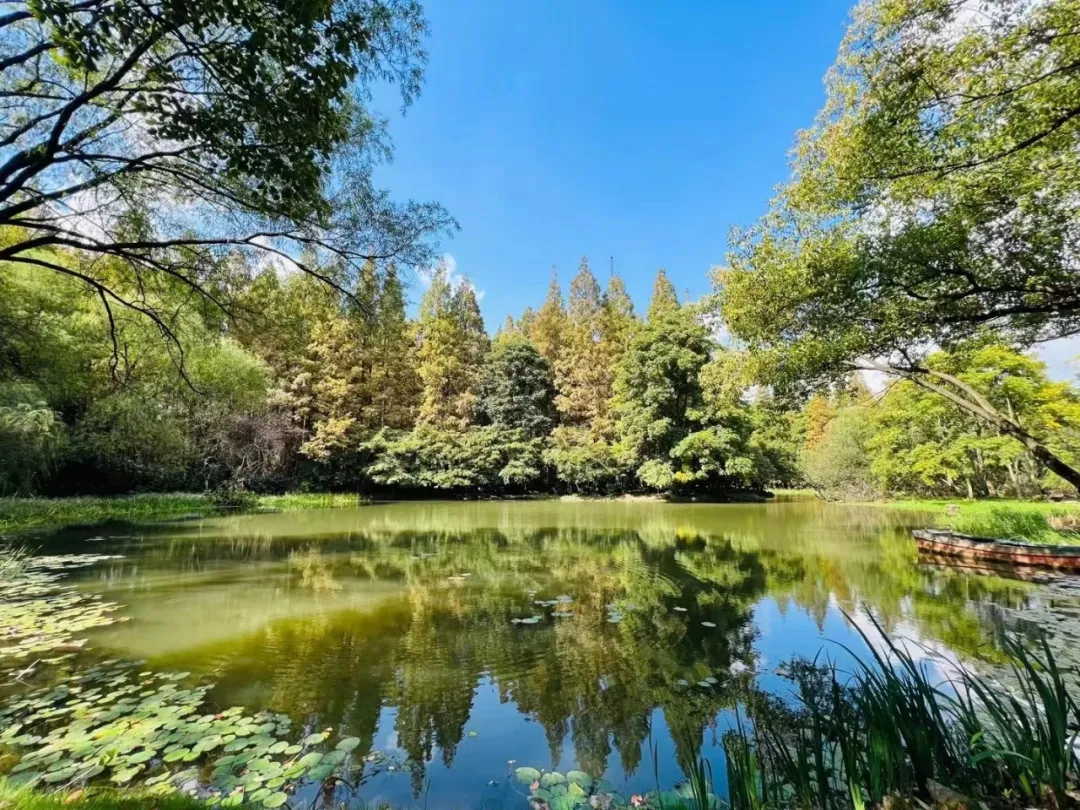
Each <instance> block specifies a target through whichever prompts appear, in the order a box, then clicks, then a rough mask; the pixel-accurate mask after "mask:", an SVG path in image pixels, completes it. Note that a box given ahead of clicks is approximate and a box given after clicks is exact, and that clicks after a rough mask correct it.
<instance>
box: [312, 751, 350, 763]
mask: <svg viewBox="0 0 1080 810" xmlns="http://www.w3.org/2000/svg"><path fill="white" fill-rule="evenodd" d="M347 756H348V753H347V752H345V751H331V752H329V753H328V754H325V755H324V756H323V758H322V762H320V763H319V764H320V765H330V766H334V765H340V764H341V763H342V762H344V761H345V757H347Z"/></svg>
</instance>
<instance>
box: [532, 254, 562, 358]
mask: <svg viewBox="0 0 1080 810" xmlns="http://www.w3.org/2000/svg"><path fill="white" fill-rule="evenodd" d="M529 314H530V313H529V312H528V311H526V314H525V316H522V320H523V321H524V322H525V323H523V327H524V328H525V330H526V332H525V334H526V336H527V337H528V338H529V340H530V341H532V344H533V345H534V346H535V347H536V350H537V351H538V352H540V354H542V355H543V356H544V359H545V360H547V361H548V363H549V364H550V365H551V367H552V368H558V367H559V360H560V359H562V353H563V346H564V344H565V343H566V327H567V318H566V307H565V305H564V304H563V295H562V288H560V287H559V276H558V273H557V272H556V270H555V268H554V267H553V268H551V283H550V284H549V285H548V292H547V298H546V299H545V300H544V305H543V306H542V307H540V309H539V311H537V312H536V313H535V315H533V316H532V317H531V318H528V317H527V316H528V315H529Z"/></svg>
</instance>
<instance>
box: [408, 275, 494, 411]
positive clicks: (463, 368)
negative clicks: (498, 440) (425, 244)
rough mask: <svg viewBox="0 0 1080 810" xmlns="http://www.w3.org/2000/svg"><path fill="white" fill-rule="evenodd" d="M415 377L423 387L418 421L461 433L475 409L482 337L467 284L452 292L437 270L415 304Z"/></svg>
mask: <svg viewBox="0 0 1080 810" xmlns="http://www.w3.org/2000/svg"><path fill="white" fill-rule="evenodd" d="M416 335H417V342H418V344H419V348H418V350H417V373H418V374H419V375H420V379H421V381H422V384H423V393H422V397H421V403H420V412H419V420H420V421H421V422H424V423H426V424H430V425H435V426H438V427H446V428H453V429H464V428H465V427H467V426H468V424H469V422H470V421H471V418H472V414H473V410H474V409H475V406H476V395H477V384H478V378H479V373H480V368H481V363H482V361H483V355H484V353H485V352H486V350H487V335H486V334H485V332H484V322H483V318H482V317H481V315H480V307H479V305H478V304H477V301H476V293H475V291H474V290H473V287H472V285H471V284H469V283H468V282H467V281H465V282H462V283H461V284H460V285H458V286H457V288H456V289H455V288H454V287H453V285H452V284H451V282H450V277H449V273H448V271H447V269H446V267H445V266H443V267H440V268H439V270H438V271H437V272H436V273H435V274H434V277H433V278H432V280H431V286H430V287H429V288H428V291H427V293H426V294H425V295H424V298H423V300H422V301H421V303H420V319H419V321H418V322H417V324H416Z"/></svg>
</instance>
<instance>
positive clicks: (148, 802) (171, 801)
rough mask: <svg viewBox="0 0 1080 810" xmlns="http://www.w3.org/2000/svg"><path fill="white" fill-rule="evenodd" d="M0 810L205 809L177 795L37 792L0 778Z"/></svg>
mask: <svg viewBox="0 0 1080 810" xmlns="http://www.w3.org/2000/svg"><path fill="white" fill-rule="evenodd" d="M0 810H206V803H205V802H201V801H199V800H197V799H193V798H190V797H188V796H184V795H181V794H179V793H172V794H167V795H164V796H162V795H151V794H149V793H145V792H140V791H119V790H103V789H96V790H89V791H86V790H76V791H62V792H57V793H39V792H37V791H34V790H30V789H27V788H20V787H13V786H11V785H9V784H8V783H7V780H5V779H3V778H0Z"/></svg>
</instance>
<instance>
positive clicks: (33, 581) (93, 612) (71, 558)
mask: <svg viewBox="0 0 1080 810" xmlns="http://www.w3.org/2000/svg"><path fill="white" fill-rule="evenodd" d="M108 559H112V557H110V556H108V555H101V554H80V555H66V556H42V557H29V556H25V555H23V554H21V553H19V552H12V553H9V554H5V555H0V560H3V563H2V565H3V575H2V576H0V628H2V629H3V633H0V670H3V669H6V668H8V667H11V666H15V665H19V666H23V665H24V662H26V661H27V660H28V659H29V658H31V656H33V657H34V659H35V661H34V662H32V664H31V666H33V664H34V663H38V662H44V663H56V662H58V661H59V660H61V659H62V658H63V657H65V656H66V655H68V654H70V653H71V652H72V651H73V650H76V649H78V648H80V647H81V646H82V645H83V644H85V641H86V640H85V638H81V637H80V636H81V634H83V633H84V632H86V631H87V630H90V629H91V628H94V627H101V626H104V625H108V624H112V623H114V622H118V621H123V620H124V617H123V616H119V615H117V614H116V613H115V611H116V610H117V608H118V605H115V604H113V603H111V602H106V601H104V600H102V599H101V598H100V597H98V596H97V595H93V594H85V593H81V592H79V591H76V590H75V589H73V588H70V587H67V586H64V585H62V584H61V580H62V578H63V576H64V573H65V572H66V571H68V570H70V569H73V568H80V567H84V566H88V565H93V564H95V563H98V562H101V561H103V560H108Z"/></svg>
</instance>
